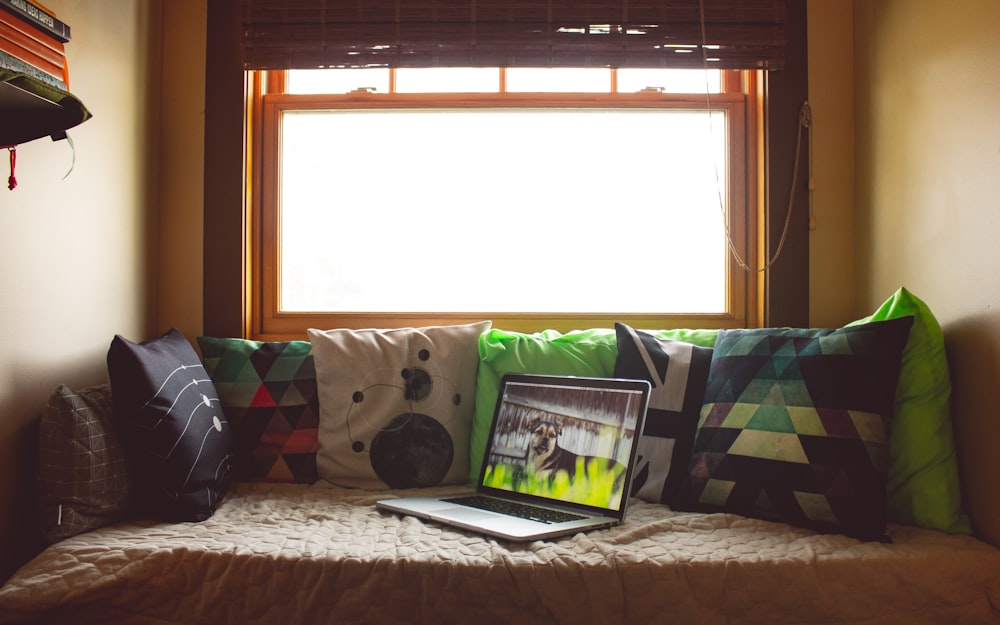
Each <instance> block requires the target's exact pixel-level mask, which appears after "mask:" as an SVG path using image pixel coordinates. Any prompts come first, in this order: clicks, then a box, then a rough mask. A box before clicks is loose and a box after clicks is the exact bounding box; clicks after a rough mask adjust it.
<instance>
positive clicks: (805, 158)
mask: <svg viewBox="0 0 1000 625" xmlns="http://www.w3.org/2000/svg"><path fill="white" fill-rule="evenodd" d="M787 7H788V17H787V21H786V22H785V30H786V33H787V38H788V49H787V50H786V53H785V68H784V69H783V70H781V71H776V72H768V74H767V78H766V80H767V85H766V89H767V98H766V102H767V104H766V110H765V116H766V119H767V122H766V130H765V132H766V133H767V135H766V139H765V159H766V162H767V173H766V187H765V188H766V198H765V201H766V209H765V210H766V213H765V215H766V216H765V229H766V230H765V245H766V252H765V256H766V258H767V259H771V258H773V256H774V253H775V250H776V249H777V247H778V245H779V242H780V240H781V233H782V230H783V229H784V226H785V216H786V215H787V211H788V194H789V190H790V188H791V185H792V169H793V165H794V162H795V139H796V136H797V131H798V125H799V111H800V110H801V108H802V104H803V103H804V102H805V101H806V100H807V98H808V96H809V84H808V78H809V75H808V57H807V38H806V0H788V4H787ZM808 172H809V150H808V145H807V144H806V143H805V133H803V140H802V146H801V154H800V162H799V175H798V181H797V183H796V185H795V191H794V204H793V209H792V210H793V212H792V216H791V220H792V221H791V224H790V226H789V232H788V236H787V238H786V239H785V243H784V247H783V248H782V251H781V255H780V256H779V257H778V259H777V261H776V262H775V263H774V265H773V266H771V268H770V269H769V270H768V271H767V272H766V274H765V276H764V292H765V295H764V320H763V321H764V325H765V326H769V327H782V326H791V327H807V326H808V325H809V211H808V204H809V187H808V178H809V174H808Z"/></svg>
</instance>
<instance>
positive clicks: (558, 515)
mask: <svg viewBox="0 0 1000 625" xmlns="http://www.w3.org/2000/svg"><path fill="white" fill-rule="evenodd" d="M445 501H447V502H450V503H457V504H459V505H463V506H469V507H472V508H479V509H480V510H488V511H490V512H499V513H500V514H506V515H507V516H515V517H519V518H522V519H529V520H531V521H539V522H541V523H565V522H566V521H575V520H577V519H582V518H585V517H582V516H580V515H578V514H573V513H571V512H560V511H559V510H550V509H548V508H539V507H538V506H532V505H530V504H524V503H518V502H516V501H503V500H501V499H494V498H492V497H483V496H482V495H463V496H461V497H452V498H450V499H445Z"/></svg>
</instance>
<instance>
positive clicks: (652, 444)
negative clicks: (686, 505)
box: [615, 323, 712, 505]
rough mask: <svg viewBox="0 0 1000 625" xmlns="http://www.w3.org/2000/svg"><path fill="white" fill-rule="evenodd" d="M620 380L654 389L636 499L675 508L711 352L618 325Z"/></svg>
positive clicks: (641, 447)
mask: <svg viewBox="0 0 1000 625" xmlns="http://www.w3.org/2000/svg"><path fill="white" fill-rule="evenodd" d="M615 332H616V333H617V338H618V358H617V360H616V361H615V377H618V378H637V379H640V380H648V381H649V383H650V384H651V385H652V387H653V388H652V392H651V393H650V396H649V409H648V411H647V412H646V424H645V426H644V427H643V431H642V438H641V439H639V457H638V459H637V461H636V463H637V466H636V469H635V477H634V478H633V481H632V496H634V497H638V498H640V499H644V500H646V501H652V502H654V503H665V504H668V505H670V504H672V503H673V502H674V500H675V498H676V496H677V493H678V492H679V490H680V486H681V483H682V482H683V480H684V478H685V477H686V476H687V471H688V462H689V461H690V459H691V450H692V448H693V446H694V436H695V431H696V430H697V428H698V415H699V412H700V410H701V402H702V398H703V396H704V393H705V383H706V381H707V380H708V371H709V366H710V364H711V362H712V350H711V349H710V348H707V347H698V346H697V345H692V344H691V343H684V342H681V341H674V340H671V339H665V338H658V337H655V336H653V335H651V334H648V333H646V332H642V331H639V330H635V329H633V328H631V327H629V326H627V325H625V324H623V323H616V324H615Z"/></svg>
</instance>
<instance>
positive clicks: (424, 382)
mask: <svg viewBox="0 0 1000 625" xmlns="http://www.w3.org/2000/svg"><path fill="white" fill-rule="evenodd" d="M400 376H402V378H403V387H404V390H403V397H405V398H406V399H407V401H422V400H424V399H427V396H428V395H430V394H431V391H432V390H433V388H434V381H433V380H431V374H429V373H427V372H426V371H425V370H423V369H421V368H419V367H407V368H406V369H403V370H402V371H401V372H400Z"/></svg>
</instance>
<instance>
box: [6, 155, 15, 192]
mask: <svg viewBox="0 0 1000 625" xmlns="http://www.w3.org/2000/svg"><path fill="white" fill-rule="evenodd" d="M7 149H8V150H9V151H10V177H9V178H7V188H8V189H10V190H11V191H13V190H14V188H15V187H17V178H15V177H14V167H15V166H16V165H17V147H16V146H12V147H9V148H7Z"/></svg>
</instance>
